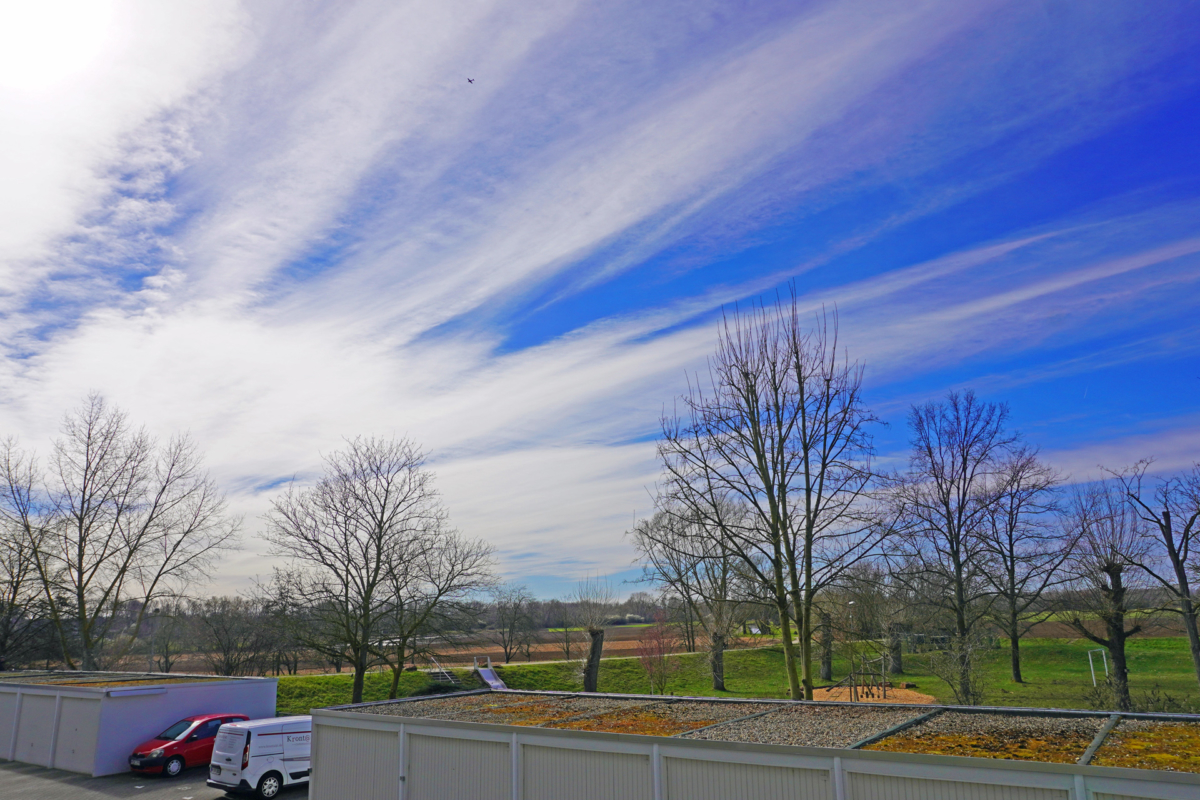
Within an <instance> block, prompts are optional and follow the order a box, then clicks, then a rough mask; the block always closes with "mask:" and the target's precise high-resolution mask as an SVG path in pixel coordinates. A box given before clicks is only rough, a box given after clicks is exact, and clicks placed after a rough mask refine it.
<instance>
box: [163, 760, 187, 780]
mask: <svg viewBox="0 0 1200 800" xmlns="http://www.w3.org/2000/svg"><path fill="white" fill-rule="evenodd" d="M181 772H183V758H182V757H180V756H171V757H170V758H168V759H167V763H166V764H163V775H166V776H167V777H169V778H175V777H178V775H179V773H181Z"/></svg>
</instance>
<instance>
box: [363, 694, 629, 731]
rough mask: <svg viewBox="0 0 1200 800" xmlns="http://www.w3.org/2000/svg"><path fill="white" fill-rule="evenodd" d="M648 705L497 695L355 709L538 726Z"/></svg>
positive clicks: (616, 700)
mask: <svg viewBox="0 0 1200 800" xmlns="http://www.w3.org/2000/svg"><path fill="white" fill-rule="evenodd" d="M649 702H650V701H648V700H629V699H624V698H607V697H564V696H556V695H550V696H547V695H536V694H510V693H508V692H504V693H499V692H496V693H487V694H474V695H466V696H459V697H439V698H435V699H430V700H417V701H407V702H396V703H383V704H380V705H373V706H363V707H361V708H356V709H354V710H355V711H363V712H366V713H369V714H386V715H389V716H397V717H420V718H423V719H446V720H456V721H458V722H490V723H494V724H497V725H528V726H537V725H543V724H545V723H547V722H553V721H557V720H563V719H569V718H573V717H577V716H581V715H586V714H601V713H604V712H607V711H616V710H619V709H623V708H630V707H633V706H640V705H646V704H648V703H649Z"/></svg>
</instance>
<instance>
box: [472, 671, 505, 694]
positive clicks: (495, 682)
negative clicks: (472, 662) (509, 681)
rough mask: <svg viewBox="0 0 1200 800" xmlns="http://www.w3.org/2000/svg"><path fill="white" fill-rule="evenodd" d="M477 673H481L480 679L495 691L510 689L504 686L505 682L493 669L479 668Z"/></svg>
mask: <svg viewBox="0 0 1200 800" xmlns="http://www.w3.org/2000/svg"><path fill="white" fill-rule="evenodd" d="M475 671H476V672H477V673H479V677H480V678H482V679H483V682H484V683H486V684H487V685H488V686H489V687H491V688H493V689H507V688H508V687H507V686H505V685H504V681H502V680H500V676H499V675H497V674H496V670H494V669H492V668H491V667H478V668H476V670H475Z"/></svg>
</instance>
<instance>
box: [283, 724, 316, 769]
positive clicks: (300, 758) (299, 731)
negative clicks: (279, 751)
mask: <svg viewBox="0 0 1200 800" xmlns="http://www.w3.org/2000/svg"><path fill="white" fill-rule="evenodd" d="M311 750H312V720H311V719H305V720H300V721H298V722H289V723H286V724H285V725H284V726H283V763H284V765H285V766H286V768H287V777H288V783H291V782H292V781H304V780H308V776H309V773H310V772H311V769H310V767H311V764H310V761H309V759H310V758H311V757H312V756H311Z"/></svg>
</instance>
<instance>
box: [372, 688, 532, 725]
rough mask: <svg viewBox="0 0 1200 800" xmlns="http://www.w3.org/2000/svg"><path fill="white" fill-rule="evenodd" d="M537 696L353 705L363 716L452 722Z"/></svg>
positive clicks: (488, 695) (476, 696) (492, 695)
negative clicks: (465, 714)
mask: <svg viewBox="0 0 1200 800" xmlns="http://www.w3.org/2000/svg"><path fill="white" fill-rule="evenodd" d="M536 697H537V695H528V694H527V695H516V694H507V693H506V694H499V693H494V692H486V693H483V694H470V695H465V696H463V695H459V696H453V695H451V696H448V697H431V698H429V699H428V700H397V701H396V702H394V703H378V704H376V705H370V706H356V707H354V708H353V710H354V711H358V712H361V713H363V714H383V715H386V716H389V717H423V718H425V719H451V718H452V717H453V716H454V715H455V714H461V713H464V712H468V711H477V710H480V709H489V708H499V707H501V706H509V705H518V704H521V703H528V702H530V700H532V699H535V698H536Z"/></svg>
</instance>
